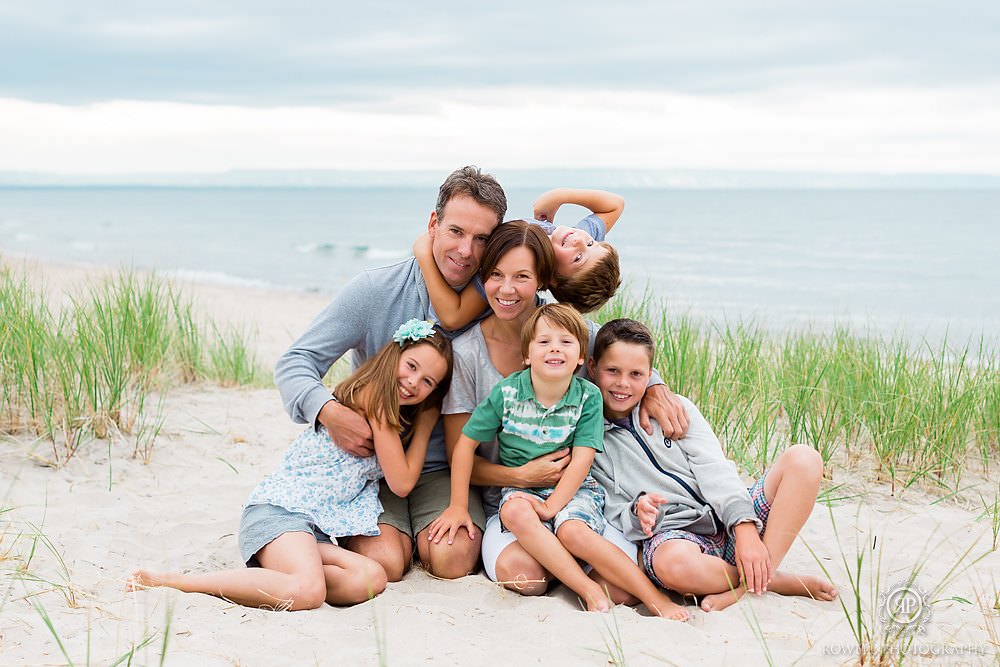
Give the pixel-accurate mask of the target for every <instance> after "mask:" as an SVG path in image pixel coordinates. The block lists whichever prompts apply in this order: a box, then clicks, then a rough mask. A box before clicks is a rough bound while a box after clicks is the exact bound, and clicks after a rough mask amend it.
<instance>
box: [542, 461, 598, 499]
mask: <svg viewBox="0 0 1000 667" xmlns="http://www.w3.org/2000/svg"><path fill="white" fill-rule="evenodd" d="M581 450H582V451H581ZM588 450H589V451H588ZM594 453H595V452H594V450H593V449H590V448H589V447H582V446H581V447H574V448H573V452H572V455H571V458H570V462H569V465H568V466H566V470H565V472H563V476H562V477H561V478H560V479H559V482H558V483H557V484H556V487H555V489H553V491H552V493H551V494H550V495H549V497H548V499H547V500H546V501H545V504H546V506H547V507H548V508H549V509H551V510H552V511H553V512H558V511H559V510H561V509H562V508H564V507H566V503H568V502H569V501H570V500H571V499H572V498H573V496H574V495H576V492H577V491H579V490H580V485H581V484H583V480H585V479H586V478H587V473H589V472H590V465H591V463H592V462H593V461H594Z"/></svg>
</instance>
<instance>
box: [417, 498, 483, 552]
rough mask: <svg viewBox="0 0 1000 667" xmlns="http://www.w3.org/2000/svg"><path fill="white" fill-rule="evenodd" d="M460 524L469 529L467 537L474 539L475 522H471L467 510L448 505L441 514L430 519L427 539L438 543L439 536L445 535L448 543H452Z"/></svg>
mask: <svg viewBox="0 0 1000 667" xmlns="http://www.w3.org/2000/svg"><path fill="white" fill-rule="evenodd" d="M462 526H465V529H466V530H468V531H469V539H470V540H474V539H475V538H476V524H474V523H472V517H471V516H469V510H468V509H466V508H464V507H457V506H455V505H448V507H447V509H445V511H443V512H441V516H439V517H438V518H436V519H434V520H433V521H431V525H430V526H429V528H430V530H429V531H428V532H427V539H428V540H430V541H431V542H433V543H434V544H439V543H440V542H441V538H442V537H444V536H445V535H447V536H448V544H453V543H454V542H455V535H457V534H458V530H459V528H461V527H462Z"/></svg>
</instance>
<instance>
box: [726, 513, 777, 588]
mask: <svg viewBox="0 0 1000 667" xmlns="http://www.w3.org/2000/svg"><path fill="white" fill-rule="evenodd" d="M733 532H734V533H735V535H736V567H737V568H738V569H739V571H740V578H741V579H742V580H743V584H744V585H745V586H746V587H747V591H748V592H750V593H756V594H757V595H761V594H763V593H764V592H765V591H766V590H767V585H768V584H770V583H771V554H770V553H768V551H767V547H766V546H765V545H764V543H763V542H762V541H761V539H760V535H758V534H757V524H755V523H753V522H752V521H747V522H745V523H741V524H739V525H737V526H736V527H735V528H734V529H733Z"/></svg>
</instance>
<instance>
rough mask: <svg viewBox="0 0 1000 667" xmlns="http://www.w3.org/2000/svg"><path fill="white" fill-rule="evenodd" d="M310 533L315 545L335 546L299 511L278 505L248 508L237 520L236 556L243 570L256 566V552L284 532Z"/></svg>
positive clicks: (330, 539) (249, 506)
mask: <svg viewBox="0 0 1000 667" xmlns="http://www.w3.org/2000/svg"><path fill="white" fill-rule="evenodd" d="M294 532H302V533H312V534H313V536H314V537H315V538H316V541H317V542H325V543H326V544H336V543H337V541H336V540H335V539H333V538H331V537H330V536H329V535H327V534H326V533H324V532H323V531H322V530H320V529H319V527H318V526H317V525H316V523H315V522H314V521H313V520H312V517H311V516H309V515H308V514H303V513H301V512H289V511H288V510H286V509H285V508H284V507H279V506H278V505H248V506H247V507H245V508H244V509H243V516H241V517H240V532H239V537H238V541H239V545H240V556H241V557H242V558H243V562H244V563H246V565H247V567H260V562H259V561H258V560H257V552H259V551H260V550H261V549H263V548H264V547H266V546H267V545H268V544H270V543H271V542H274V541H275V540H276V539H278V538H279V537H281V536H282V535H284V534H285V533H294Z"/></svg>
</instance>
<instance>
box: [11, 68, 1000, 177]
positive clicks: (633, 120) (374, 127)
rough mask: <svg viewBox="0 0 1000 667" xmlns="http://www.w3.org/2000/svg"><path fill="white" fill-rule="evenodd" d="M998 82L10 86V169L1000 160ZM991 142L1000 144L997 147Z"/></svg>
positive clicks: (993, 169)
mask: <svg viewBox="0 0 1000 667" xmlns="http://www.w3.org/2000/svg"><path fill="white" fill-rule="evenodd" d="M998 106H1000V87H990V88H982V87H970V88H968V89H951V90H949V91H940V90H937V89H934V88H920V87H898V88H894V89H886V88H856V89H847V90H842V89H831V90H827V89H825V88H822V87H815V86H813V87H802V88H794V87H789V88H785V89H782V90H779V91H771V92H769V93H768V94H766V95H764V94H757V93H741V94H732V95H725V96H722V95H694V94H678V93H669V92H661V91H647V90H628V91H614V92H602V93H594V92H593V91H590V90H586V89H576V90H565V91H561V92H560V94H559V95H558V96H553V95H551V91H550V90H549V89H547V88H544V87H503V88H491V89H477V90H469V89H466V88H448V89H437V90H433V91H428V92H422V91H418V92H414V91H404V92H401V93H400V94H398V95H397V96H395V97H394V98H392V99H391V100H390V102H389V103H388V104H386V105H385V106H382V107H371V108H369V107H366V106H365V105H354V106H344V107H337V106H281V107H269V108H259V107H247V106H235V105H195V104H183V103H174V102H144V101H127V100H122V101H115V102H106V103H100V104H90V105H78V106H72V105H56V104H40V103H35V102H29V101H24V100H15V99H6V100H0V118H2V119H3V123H2V124H0V144H2V145H3V146H5V150H4V151H3V153H2V154H0V170H18V171H25V170H27V171H48V172H73V173H91V174H97V173H121V172H134V171H138V172H161V173H162V172H212V171H224V170H228V169H449V168H451V167H452V166H453V165H455V164H460V163H461V164H464V163H467V162H475V163H478V164H483V165H489V166H491V167H493V168H504V167H506V168H548V167H565V166H568V165H571V166H574V167H595V168H628V169H635V168H650V169H672V168H688V169H757V170H808V171H843V172H847V171H862V172H897V173H919V172H936V173H969V172H976V173H992V174H998V173H1000V150H997V147H1000V119H997V118H996V116H995V114H992V113H990V111H989V110H991V109H996V108H998ZM990 147H992V148H990Z"/></svg>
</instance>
